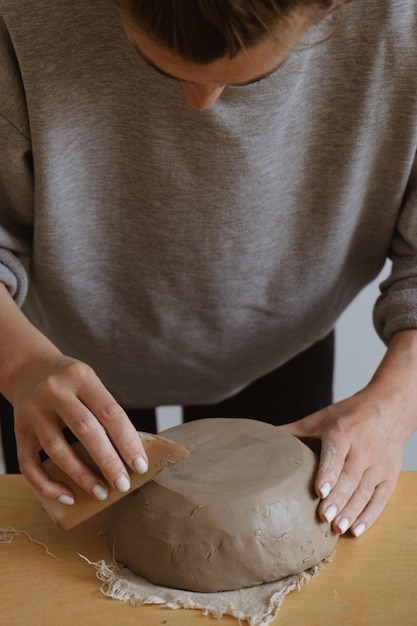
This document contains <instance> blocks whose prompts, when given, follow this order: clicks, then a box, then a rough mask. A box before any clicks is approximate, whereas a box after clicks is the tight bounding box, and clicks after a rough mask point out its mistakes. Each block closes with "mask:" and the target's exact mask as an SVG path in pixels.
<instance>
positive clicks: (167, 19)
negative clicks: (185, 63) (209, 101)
mask: <svg viewBox="0 0 417 626" xmlns="http://www.w3.org/2000/svg"><path fill="white" fill-rule="evenodd" d="M346 1H347V0H339V2H335V0H114V3H115V4H116V6H117V7H118V9H119V11H120V12H121V14H122V15H123V16H125V17H127V18H129V19H130V20H132V21H133V22H134V23H135V24H137V26H138V27H139V28H140V29H142V30H143V31H144V32H146V33H147V34H148V35H149V36H151V37H152V38H153V39H155V41H157V42H158V43H159V44H161V45H163V46H164V47H166V48H168V49H169V50H170V51H172V52H173V53H174V54H178V55H179V56H181V57H182V58H184V59H186V60H189V61H194V62H196V63H211V62H212V61H215V60H216V59H219V58H221V57H224V56H228V57H229V58H233V57H235V56H236V55H237V54H238V53H239V52H241V51H242V50H244V49H246V48H249V47H250V46H252V45H254V44H256V43H257V42H259V41H260V40H261V39H262V38H263V37H264V36H265V35H267V34H268V33H270V32H271V30H272V29H273V28H274V27H275V25H276V24H277V22H278V21H280V20H285V19H288V18H289V17H290V16H291V15H292V14H293V13H294V12H295V11H297V10H300V9H302V8H304V7H306V8H311V9H312V10H317V12H318V14H319V15H320V14H323V15H324V14H325V13H327V12H329V11H330V10H331V9H333V8H334V7H335V6H336V5H339V4H343V3H344V2H346ZM319 15H318V16H319Z"/></svg>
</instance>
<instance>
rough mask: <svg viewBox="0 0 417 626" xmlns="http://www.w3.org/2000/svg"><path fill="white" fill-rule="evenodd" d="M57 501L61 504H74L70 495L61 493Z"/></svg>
mask: <svg viewBox="0 0 417 626" xmlns="http://www.w3.org/2000/svg"><path fill="white" fill-rule="evenodd" d="M58 502H60V503H61V504H66V505H68V506H72V505H73V504H75V500H74V498H73V497H72V496H67V495H65V494H63V495H62V496H59V498H58Z"/></svg>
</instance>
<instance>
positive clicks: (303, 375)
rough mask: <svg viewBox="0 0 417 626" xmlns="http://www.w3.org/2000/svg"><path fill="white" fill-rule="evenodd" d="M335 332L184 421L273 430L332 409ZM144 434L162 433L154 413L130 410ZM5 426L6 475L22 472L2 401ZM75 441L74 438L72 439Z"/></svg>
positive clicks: (190, 409) (187, 411)
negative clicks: (222, 421)
mask: <svg viewBox="0 0 417 626" xmlns="http://www.w3.org/2000/svg"><path fill="white" fill-rule="evenodd" d="M333 365H334V332H332V333H330V334H329V335H328V336H327V337H325V338H324V339H322V340H321V341H319V342H318V343H316V344H314V345H313V346H312V347H310V348H308V349H307V350H305V351H304V352H302V353H301V354H299V355H297V356H296V357H294V358H293V359H291V361H288V363H286V364H285V365H283V366H282V367H280V368H278V369H276V370H275V371H273V372H271V373H270V374H267V375H266V376H263V377H262V378H259V379H258V380H256V381H255V382H253V383H252V384H251V385H249V386H248V387H246V388H245V389H243V390H242V391H241V392H239V393H238V394H236V395H235V396H233V397H231V398H228V399H227V400H224V401H223V402H219V403H218V404H211V405H210V404H209V405H201V406H186V407H183V421H184V422H191V421H193V420H196V419H201V418H204V417H250V418H254V419H259V420H262V421H264V422H269V423H270V424H275V425H277V426H278V425H279V424H285V423H288V422H294V421H296V420H298V419H301V418H302V417H305V416H306V415H309V414H310V413H314V412H315V411H318V410H320V409H322V408H324V407H325V406H328V405H329V404H331V403H332V397H333V393H332V392H333ZM125 410H126V412H127V414H128V415H129V417H130V419H131V420H132V422H133V424H134V425H135V426H136V428H137V429H138V430H143V431H145V432H149V433H156V414H155V410H154V409H138V410H135V409H125ZM0 423H1V432H2V441H3V450H4V458H5V462H6V471H7V472H8V473H9V474H16V473H18V472H19V464H18V461H17V453H16V440H15V437H14V428H13V408H12V407H11V405H10V404H9V403H8V402H7V400H5V399H4V398H3V397H2V396H1V395H0ZM69 439H70V440H71V437H69Z"/></svg>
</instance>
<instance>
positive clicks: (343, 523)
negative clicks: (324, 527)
mask: <svg viewBox="0 0 417 626" xmlns="http://www.w3.org/2000/svg"><path fill="white" fill-rule="evenodd" d="M337 527H338V529H339V530H340V532H341V533H342V535H343V533H345V532H346V531H347V529H348V528H349V520H348V519H347V518H346V517H342V519H341V520H340V521H339V522H338V524H337Z"/></svg>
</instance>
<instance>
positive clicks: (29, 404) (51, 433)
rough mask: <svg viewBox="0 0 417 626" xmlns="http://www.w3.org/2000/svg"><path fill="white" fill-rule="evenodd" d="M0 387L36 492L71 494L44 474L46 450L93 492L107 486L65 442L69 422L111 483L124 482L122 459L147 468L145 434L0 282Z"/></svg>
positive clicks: (125, 485)
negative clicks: (42, 457)
mask: <svg viewBox="0 0 417 626" xmlns="http://www.w3.org/2000/svg"><path fill="white" fill-rule="evenodd" d="M0 328H1V329H2V332H1V335H0V391H1V392H2V393H3V394H4V396H5V397H6V398H7V399H8V400H9V402H11V404H12V405H13V407H14V415H15V432H16V441H17V448H18V458H19V465H20V470H21V472H22V474H23V475H24V476H25V477H26V478H27V480H28V481H29V483H30V484H31V485H32V487H33V488H34V489H35V490H36V491H38V492H39V493H40V494H42V495H44V496H46V497H48V498H54V499H58V500H60V501H61V502H63V503H66V504H71V503H72V502H73V494H72V493H71V491H70V490H69V489H68V488H67V487H65V486H64V485H60V484H59V483H56V482H54V481H52V480H50V479H49V477H48V476H47V474H46V473H45V471H44V470H43V468H42V465H41V461H40V456H39V452H40V451H41V450H44V451H45V452H46V454H48V456H49V457H50V458H51V459H52V460H53V461H54V462H55V463H56V465H58V466H59V467H60V468H61V469H62V470H63V471H64V473H66V474H67V475H68V476H70V477H71V478H72V479H73V481H74V482H75V483H77V484H78V485H79V486H80V487H81V488H82V489H84V490H85V491H86V492H88V493H90V494H91V496H92V497H95V498H97V499H99V500H103V499H105V498H106V497H107V490H108V487H107V485H106V483H105V482H104V481H103V479H101V478H100V477H99V476H97V475H96V474H95V473H94V472H93V470H92V469H90V468H89V467H88V466H87V465H86V464H85V463H83V462H82V460H81V459H80V458H79V457H78V456H77V455H76V453H75V452H74V450H73V448H72V447H71V446H70V445H69V444H68V443H67V441H66V439H65V437H64V434H63V429H64V428H65V426H67V427H68V428H69V429H70V430H71V431H72V433H73V434H74V435H75V436H76V437H77V439H79V440H80V442H81V443H82V445H83V446H84V447H85V448H86V450H87V452H88V453H89V454H90V456H91V457H92V459H93V460H94V461H95V463H96V464H97V466H98V468H99V469H100V471H101V472H102V474H103V476H104V477H105V479H106V481H107V482H108V484H109V485H111V486H112V487H114V488H115V489H118V490H119V491H122V492H124V491H127V490H128V489H129V486H130V484H129V477H128V473H127V471H126V466H128V467H130V468H131V469H132V470H133V471H136V472H138V473H145V472H146V471H147V466H148V464H147V457H146V452H145V449H144V447H143V444H142V441H141V439H140V437H139V436H138V434H137V432H136V429H135V428H134V426H133V424H132V423H131V421H130V420H129V418H128V416H127V415H126V413H125V412H124V411H123V409H122V408H121V407H120V406H119V404H118V403H117V402H116V400H115V399H114V398H113V397H112V395H111V394H110V393H109V391H108V390H107V389H106V388H105V387H104V385H103V384H102V382H101V381H100V380H99V378H98V377H97V375H96V374H95V372H94V371H93V370H92V369H91V367H89V366H88V365H86V364H85V363H83V362H80V361H77V360H76V359H73V358H70V357H67V356H65V355H63V354H62V353H61V352H60V351H59V350H58V349H57V348H56V347H55V346H54V345H53V344H52V343H51V342H50V341H49V340H48V339H47V338H46V337H45V336H44V335H42V334H41V333H40V332H39V331H38V330H37V329H36V328H35V327H34V326H32V324H31V323H30V322H29V321H28V320H27V318H26V317H25V316H24V315H23V313H22V312H21V311H20V309H19V308H18V307H17V306H16V304H15V303H14V301H13V300H12V298H11V296H10V295H9V293H8V291H7V289H6V288H5V286H4V285H1V284H0Z"/></svg>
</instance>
